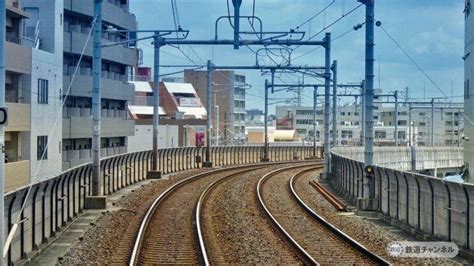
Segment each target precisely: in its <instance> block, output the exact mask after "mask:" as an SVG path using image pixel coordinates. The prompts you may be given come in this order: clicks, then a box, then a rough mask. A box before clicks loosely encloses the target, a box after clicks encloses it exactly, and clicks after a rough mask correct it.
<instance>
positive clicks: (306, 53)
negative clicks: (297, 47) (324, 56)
mask: <svg viewBox="0 0 474 266" xmlns="http://www.w3.org/2000/svg"><path fill="white" fill-rule="evenodd" d="M353 31H354V29H350V30H348V31H346V32H344V33H342V34H341V35H339V36H337V37H335V38H333V39H332V40H331V42H332V43H334V42H335V41H336V40H338V39H340V38H342V37H344V36H346V35H347V34H349V33H351V32H353ZM319 49H321V46H318V47H316V48H313V49H311V50H309V51H307V52H305V53H303V54H301V55H299V56H297V57H295V58H293V60H296V59H298V58H301V57H303V56H305V55H308V54H310V53H312V52H314V51H317V50H319Z"/></svg>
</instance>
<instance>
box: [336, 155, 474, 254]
mask: <svg viewBox="0 0 474 266" xmlns="http://www.w3.org/2000/svg"><path fill="white" fill-rule="evenodd" d="M374 170H375V172H374V173H375V176H374V182H373V183H372V185H371V186H369V189H371V192H372V195H374V196H373V198H372V208H373V209H375V210H377V211H378V212H380V213H382V214H383V217H385V218H387V219H389V220H392V221H395V222H396V223H397V224H398V225H399V226H400V227H402V228H404V229H409V230H410V231H412V232H416V233H422V234H425V235H429V236H431V237H435V238H438V239H442V240H446V241H453V242H455V243H457V244H458V245H459V246H460V247H464V248H466V249H472V245H471V243H473V240H474V234H473V233H472V232H474V231H473V228H472V227H473V225H472V224H471V219H470V218H471V217H470V216H471V213H472V211H473V206H472V204H473V203H474V199H473V197H474V186H473V185H472V184H462V183H455V182H449V181H443V180H441V179H438V178H435V177H430V176H426V175H421V174H416V173H411V172H404V171H400V170H394V169H390V168H385V167H380V166H375V167H374ZM365 178H366V177H365V174H364V164H363V163H362V162H359V161H356V160H353V159H351V158H348V157H344V156H341V155H339V154H336V153H334V152H332V153H331V185H332V187H333V188H334V189H335V190H336V191H337V192H338V193H340V194H341V195H343V196H344V197H346V198H347V199H348V200H350V201H351V202H352V203H354V204H355V202H356V200H357V199H358V198H360V197H362V195H364V187H363V184H364V179H365Z"/></svg>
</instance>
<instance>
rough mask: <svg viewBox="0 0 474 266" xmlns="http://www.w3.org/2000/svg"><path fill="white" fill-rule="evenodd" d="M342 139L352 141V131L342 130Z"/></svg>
mask: <svg viewBox="0 0 474 266" xmlns="http://www.w3.org/2000/svg"><path fill="white" fill-rule="evenodd" d="M341 138H343V139H347V138H349V139H351V138H352V130H342V131H341Z"/></svg>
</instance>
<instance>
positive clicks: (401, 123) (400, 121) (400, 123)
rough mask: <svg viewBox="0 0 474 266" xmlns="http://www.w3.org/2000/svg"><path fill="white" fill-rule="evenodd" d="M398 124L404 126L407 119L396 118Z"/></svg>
mask: <svg viewBox="0 0 474 266" xmlns="http://www.w3.org/2000/svg"><path fill="white" fill-rule="evenodd" d="M398 125H399V126H406V125H407V121H406V120H398Z"/></svg>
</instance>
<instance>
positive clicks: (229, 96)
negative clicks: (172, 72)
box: [184, 70, 246, 145]
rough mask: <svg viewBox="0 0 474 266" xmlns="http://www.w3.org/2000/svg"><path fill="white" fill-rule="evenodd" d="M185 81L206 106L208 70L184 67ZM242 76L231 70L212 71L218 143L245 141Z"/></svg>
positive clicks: (228, 143) (215, 134) (243, 85)
mask: <svg viewBox="0 0 474 266" xmlns="http://www.w3.org/2000/svg"><path fill="white" fill-rule="evenodd" d="M184 79H185V82H187V83H191V84H192V85H193V87H194V88H195V89H196V91H197V93H198V95H199V97H200V98H201V100H202V101H203V104H204V106H207V71H197V70H185V72H184ZM245 87H246V82H245V76H243V75H238V74H235V72H234V71H221V70H218V71H213V72H212V91H213V95H212V99H211V101H212V104H211V106H212V107H213V110H212V113H213V114H214V115H213V116H212V125H213V129H214V130H213V141H214V142H215V143H216V144H217V143H219V145H232V144H241V143H244V141H245Z"/></svg>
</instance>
